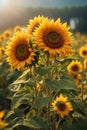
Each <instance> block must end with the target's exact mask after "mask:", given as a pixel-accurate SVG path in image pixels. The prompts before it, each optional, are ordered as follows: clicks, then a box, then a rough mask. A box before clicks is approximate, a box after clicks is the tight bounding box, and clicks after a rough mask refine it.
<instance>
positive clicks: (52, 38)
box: [43, 32, 64, 49]
mask: <svg viewBox="0 0 87 130" xmlns="http://www.w3.org/2000/svg"><path fill="white" fill-rule="evenodd" d="M43 41H44V43H45V44H46V46H48V47H50V48H53V49H57V48H60V47H61V46H62V45H63V43H64V41H63V38H62V37H61V36H60V35H59V34H58V33H57V32H46V33H45V34H44V35H43Z"/></svg>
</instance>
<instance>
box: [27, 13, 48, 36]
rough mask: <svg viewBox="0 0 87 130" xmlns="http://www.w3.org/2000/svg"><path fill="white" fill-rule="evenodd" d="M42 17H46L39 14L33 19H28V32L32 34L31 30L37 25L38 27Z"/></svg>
mask: <svg viewBox="0 0 87 130" xmlns="http://www.w3.org/2000/svg"><path fill="white" fill-rule="evenodd" d="M44 19H47V18H45V17H44V16H40V15H38V16H35V17H34V18H33V19H30V20H29V24H28V26H27V31H28V33H29V34H31V35H32V34H33V32H34V31H35V29H36V28H37V27H39V25H40V23H42V21H43V20H44Z"/></svg>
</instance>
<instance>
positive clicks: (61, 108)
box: [52, 94, 73, 118]
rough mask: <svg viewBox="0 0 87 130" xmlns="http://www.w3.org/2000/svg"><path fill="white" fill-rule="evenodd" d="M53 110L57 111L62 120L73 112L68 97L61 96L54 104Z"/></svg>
mask: <svg viewBox="0 0 87 130" xmlns="http://www.w3.org/2000/svg"><path fill="white" fill-rule="evenodd" d="M52 107H53V110H54V111H56V112H57V113H58V114H59V115H60V116H61V117H62V118H64V117H65V116H67V115H68V114H69V112H70V111H72V110H73V108H72V105H71V103H70V102H69V101H68V99H67V97H66V96H63V95H62V94H60V96H59V97H56V99H55V100H54V101H53V102H52Z"/></svg>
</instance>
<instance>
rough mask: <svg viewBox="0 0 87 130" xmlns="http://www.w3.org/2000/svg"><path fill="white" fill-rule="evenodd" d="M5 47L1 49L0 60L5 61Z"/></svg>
mask: <svg viewBox="0 0 87 130" xmlns="http://www.w3.org/2000/svg"><path fill="white" fill-rule="evenodd" d="M3 54H4V47H0V60H3Z"/></svg>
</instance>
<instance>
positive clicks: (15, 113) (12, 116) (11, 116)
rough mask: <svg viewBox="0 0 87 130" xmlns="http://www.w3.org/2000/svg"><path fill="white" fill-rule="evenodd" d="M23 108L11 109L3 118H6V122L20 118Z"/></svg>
mask: <svg viewBox="0 0 87 130" xmlns="http://www.w3.org/2000/svg"><path fill="white" fill-rule="evenodd" d="M23 112H24V110H23V109H16V110H11V111H9V112H8V113H7V115H6V116H5V120H7V121H8V122H10V121H12V120H14V119H15V118H17V117H18V118H19V117H20V118H21V117H22V116H23Z"/></svg>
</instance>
